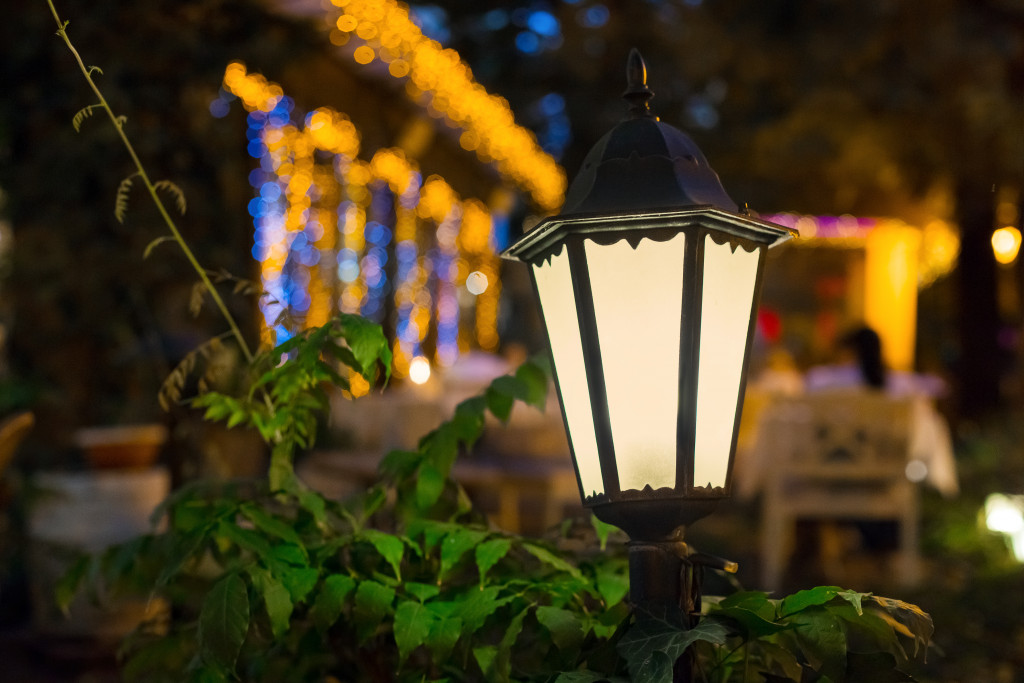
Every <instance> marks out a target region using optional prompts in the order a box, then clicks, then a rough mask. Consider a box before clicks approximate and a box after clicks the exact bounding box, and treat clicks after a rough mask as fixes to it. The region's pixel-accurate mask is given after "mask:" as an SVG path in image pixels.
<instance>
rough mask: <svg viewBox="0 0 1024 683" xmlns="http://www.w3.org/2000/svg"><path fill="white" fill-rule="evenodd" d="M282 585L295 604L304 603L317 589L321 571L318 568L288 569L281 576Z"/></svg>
mask: <svg viewBox="0 0 1024 683" xmlns="http://www.w3.org/2000/svg"><path fill="white" fill-rule="evenodd" d="M280 576H281V583H283V584H284V587H285V588H286V589H288V594H289V595H290V596H291V598H292V600H293V601H294V602H297V603H298V602H302V601H304V600H305V599H306V597H307V596H308V595H309V594H310V593H312V592H313V589H314V588H316V584H317V581H318V580H319V579H320V571H319V570H318V569H317V568H316V567H288V568H286V569H285V570H284V571H283V572H281V574H280Z"/></svg>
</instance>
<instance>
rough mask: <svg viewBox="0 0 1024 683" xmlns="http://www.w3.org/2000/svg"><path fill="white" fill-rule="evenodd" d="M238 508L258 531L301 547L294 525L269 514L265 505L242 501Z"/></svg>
mask: <svg viewBox="0 0 1024 683" xmlns="http://www.w3.org/2000/svg"><path fill="white" fill-rule="evenodd" d="M240 510H241V512H242V514H243V515H245V516H246V517H247V518H248V519H249V521H250V522H252V523H253V524H254V525H255V526H256V528H257V529H259V530H260V531H262V532H264V533H266V534H269V535H271V536H277V537H278V538H280V539H281V540H282V541H287V542H288V543H291V544H293V545H295V546H296V547H299V548H301V547H302V541H301V540H300V539H299V535H298V534H297V533H296V532H295V529H294V527H292V526H291V524H289V523H288V522H285V521H284V520H281V519H278V518H277V517H274V516H273V515H271V514H270V513H269V512H267V509H266V508H265V507H263V506H261V505H256V504H255V503H243V504H242V506H241V508H240Z"/></svg>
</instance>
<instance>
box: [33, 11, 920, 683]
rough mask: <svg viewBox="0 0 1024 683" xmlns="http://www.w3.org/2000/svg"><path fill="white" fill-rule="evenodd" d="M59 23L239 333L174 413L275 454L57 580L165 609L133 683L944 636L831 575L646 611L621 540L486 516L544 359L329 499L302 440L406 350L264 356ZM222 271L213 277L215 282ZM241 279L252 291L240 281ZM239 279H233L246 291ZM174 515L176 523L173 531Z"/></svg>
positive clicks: (587, 672)
mask: <svg viewBox="0 0 1024 683" xmlns="http://www.w3.org/2000/svg"><path fill="white" fill-rule="evenodd" d="M47 1H48V3H49V6H50V8H51V11H52V12H53V15H54V19H55V21H56V22H57V25H58V35H59V36H60V37H61V38H62V39H63V40H64V41H65V43H66V44H67V47H68V48H69V49H70V50H71V52H72V53H73V55H74V56H75V59H76V61H77V63H78V65H79V67H80V69H81V71H82V73H83V75H84V77H85V78H86V80H87V81H88V82H89V85H90V86H91V88H92V90H93V92H94V93H95V95H96V97H97V100H98V101H97V102H96V103H94V104H92V105H89V106H87V107H86V108H84V109H83V110H81V111H80V112H79V114H78V115H76V117H75V119H74V121H73V124H74V126H75V128H76V129H78V128H80V127H81V125H82V124H83V122H84V121H85V120H86V119H87V118H89V117H90V116H91V115H92V113H93V112H94V111H96V110H102V111H104V112H105V113H106V114H107V115H108V117H109V119H110V120H111V122H112V124H113V125H114V126H115V127H116V129H117V131H118V133H119V135H120V137H121V140H122V141H123V143H124V145H125V146H126V148H127V149H128V151H129V153H130V156H131V157H132V159H133V161H134V163H135V164H136V172H135V173H134V174H133V175H132V176H130V177H129V178H128V179H126V180H125V181H124V182H122V184H121V186H120V188H119V189H118V192H117V199H116V201H115V215H116V216H117V217H122V216H123V212H124V210H125V207H126V197H127V193H128V192H129V191H130V189H131V185H132V184H133V182H134V181H136V180H138V181H140V182H141V183H142V184H143V185H144V186H145V187H146V189H147V190H148V192H149V195H150V197H151V198H152V200H153V201H154V202H155V203H156V205H157V207H158V209H159V212H160V215H161V216H162V217H163V219H164V221H165V224H166V226H167V229H168V232H169V234H168V235H165V236H163V237H159V238H157V239H156V240H154V241H153V243H151V245H150V247H149V248H147V250H146V254H147V255H148V254H149V253H150V252H151V251H152V250H153V248H154V247H155V246H157V245H158V244H160V243H162V242H165V241H173V242H176V243H177V244H178V245H179V246H180V248H181V249H182V251H183V252H184V253H185V255H186V256H187V258H188V260H189V262H190V263H191V264H192V265H193V267H194V268H195V270H196V272H197V274H198V276H199V280H200V287H201V289H200V290H197V291H201V292H203V296H209V297H211V298H212V300H213V301H214V302H215V303H216V305H217V308H218V309H219V310H220V311H221V312H222V313H223V315H224V317H225V320H226V321H227V324H228V327H229V331H228V332H227V333H225V334H224V335H222V337H218V338H217V339H215V340H213V341H211V342H210V343H208V344H207V345H204V346H202V347H200V348H199V349H197V350H196V352H194V353H193V354H191V355H190V356H189V357H187V358H186V359H185V360H184V361H183V362H182V364H181V365H180V366H179V367H178V368H176V369H175V370H174V371H173V372H172V373H171V375H170V377H169V378H168V381H167V382H166V383H165V386H164V390H163V392H162V394H161V400H162V401H163V402H164V403H165V404H169V403H171V402H180V401H185V402H187V403H190V404H191V405H193V406H195V407H197V408H200V409H203V410H205V415H206V418H207V419H210V420H217V421H223V422H224V423H225V424H226V425H227V426H229V427H235V426H247V427H251V428H254V429H256V430H257V431H258V432H259V433H260V434H261V436H262V437H263V438H264V439H265V440H266V442H267V443H268V444H269V446H270V448H271V453H272V457H271V463H270V467H269V471H268V476H267V477H266V478H265V479H261V480H259V481H231V482H209V481H197V482H193V483H190V484H187V485H185V486H184V487H182V488H180V489H179V490H178V491H176V492H175V493H174V494H172V495H171V496H170V498H169V499H168V500H167V501H165V503H164V504H163V505H162V506H161V507H160V508H159V509H158V510H157V511H156V512H155V513H154V515H153V521H154V525H155V526H154V528H157V529H159V530H158V531H154V532H153V533H151V534H148V535H145V536H141V537H139V538H137V539H134V540H132V541H130V542H128V543H125V544H122V545H119V546H115V547H112V548H110V549H108V550H107V551H105V552H104V553H101V554H99V555H96V556H92V557H83V558H81V559H80V560H79V561H78V562H77V563H76V564H75V565H74V566H73V567H72V568H71V570H70V571H69V572H68V573H67V575H66V576H65V577H64V579H63V581H62V582H61V584H60V586H59V587H58V591H57V598H58V601H59V602H60V603H61V604H63V605H64V606H66V605H67V604H68V603H69V602H70V600H71V598H72V596H73V595H74V594H75V593H76V591H77V590H79V588H80V587H81V586H82V585H83V584H86V583H88V584H90V585H93V586H102V587H104V589H105V591H106V592H107V593H108V594H117V593H118V592H120V591H127V590H139V589H142V590H144V591H147V592H149V593H150V594H151V595H152V596H153V597H154V598H159V599H160V600H161V601H162V602H163V604H165V605H166V607H167V609H166V610H164V611H163V612H162V613H161V614H160V615H159V616H158V617H156V618H154V619H153V620H151V621H147V622H145V623H143V624H141V625H140V626H139V628H138V629H136V631H135V632H133V633H132V634H131V635H130V636H129V637H128V638H127V639H126V641H125V643H124V646H123V651H122V654H123V657H124V659H123V662H124V668H123V673H124V676H125V678H126V679H127V680H138V681H147V682H159V681H178V680H193V681H227V680H245V681H281V680H288V681H307V680H308V681H360V682H361V681H425V680H432V681H488V682H499V683H500V682H502V681H512V680H516V681H521V680H536V681H557V682H558V683H580V682H583V683H587V682H591V683H592V682H596V681H627V680H633V681H644V682H645V683H648V682H654V683H659V682H661V681H665V682H666V683H667V682H668V681H671V680H672V669H673V666H674V664H675V662H676V661H677V660H678V658H679V657H681V656H683V655H684V654H686V655H687V656H690V657H692V660H693V662H694V665H695V670H696V671H697V672H698V675H699V676H700V677H701V680H706V681H720V682H723V683H725V682H731V681H742V682H743V683H746V682H747V681H758V680H769V681H778V680H792V681H841V680H866V678H865V677H864V676H865V675H867V673H868V672H871V678H870V680H876V681H885V680H906V679H905V678H901V676H902V674H900V673H899V672H898V670H897V666H898V665H901V664H902V663H903V662H904V661H906V660H907V659H908V657H907V655H906V652H905V651H904V649H903V647H902V645H901V643H900V638H905V639H909V640H910V641H911V642H913V644H914V652H915V654H916V653H917V652H918V651H919V650H921V649H923V648H925V647H926V646H927V645H928V642H929V638H930V635H931V621H930V619H929V618H928V617H927V615H925V614H924V613H922V612H921V611H920V610H918V609H917V608H916V607H914V606H912V605H907V604H905V603H901V602H899V601H894V600H889V599H886V598H880V597H875V596H871V595H868V594H863V593H856V592H853V591H844V590H841V589H838V588H831V587H820V588H816V589H813V590H811V591H802V592H800V593H797V594H796V595H794V596H789V597H787V598H784V599H781V600H773V599H769V597H768V596H767V595H765V594H763V593H755V592H744V593H737V594H735V595H732V596H729V597H727V598H725V599H722V600H713V599H705V604H706V605H707V606H706V609H705V613H704V614H703V615H702V618H701V619H700V621H699V623H698V624H697V625H696V626H695V627H693V628H688V629H684V628H682V627H681V626H680V623H681V622H684V621H689V619H686V618H680V617H684V616H685V615H678V614H677V615H666V618H665V619H662V620H657V619H645V620H642V621H639V622H635V623H634V622H633V617H632V614H631V611H630V609H629V606H628V602H627V600H626V595H627V592H628V575H627V566H626V561H625V558H624V555H623V552H622V549H623V544H621V543H613V544H610V545H609V539H610V537H611V536H612V535H613V534H614V535H616V536H619V535H620V534H619V532H617V531H615V530H614V529H612V528H611V527H608V526H607V525H604V524H602V523H600V522H598V521H597V520H596V519H591V520H589V522H587V521H582V522H581V521H572V520H568V521H566V523H564V524H563V525H562V526H561V527H560V528H559V529H558V530H557V533H553V534H552V535H551V536H550V537H546V538H545V539H530V538H526V537H522V536H518V535H514V534H510V533H506V532H504V531H502V530H499V529H495V528H494V527H492V526H490V525H489V524H488V523H487V521H486V519H485V518H484V517H483V516H482V515H481V514H480V513H479V512H478V511H476V510H475V509H474V508H473V506H472V504H471V502H470V501H469V498H468V496H467V495H466V492H465V491H464V490H463V489H462V488H461V487H460V486H459V485H458V483H457V482H456V481H455V480H454V479H453V478H452V476H451V475H452V470H453V467H454V464H455V462H456V460H457V458H458V457H459V455H460V454H461V453H463V452H465V451H466V450H468V449H470V448H472V447H473V445H474V444H475V443H476V442H477V441H478V440H479V438H480V437H481V435H482V434H483V431H484V429H485V424H486V417H487V415H488V414H490V415H492V416H494V417H495V418H497V419H498V420H500V421H507V420H508V419H509V417H510V414H511V411H512V408H513V405H514V403H515V402H516V401H522V402H525V403H527V404H529V405H533V406H536V407H538V408H540V407H543V406H544V404H545V401H546V396H547V390H548V386H549V382H550V376H549V372H548V368H547V366H546V364H545V363H544V362H543V361H541V360H538V359H535V360H531V361H528V362H527V363H525V364H524V365H522V366H521V367H520V368H518V369H517V370H516V372H515V373H514V374H511V375H507V376H504V377H499V378H498V379H496V380H494V381H493V382H492V383H491V384H490V386H489V387H488V388H487V389H486V391H485V392H484V393H483V394H481V395H480V396H477V397H474V398H470V399H468V400H466V401H463V402H462V403H460V404H459V405H458V406H457V408H456V410H455V413H454V415H453V416H452V418H451V419H450V420H448V421H447V422H444V423H443V424H442V425H440V426H439V427H438V428H437V429H435V430H434V431H432V432H431V433H429V434H427V435H426V436H424V437H423V438H422V439H421V440H420V442H419V443H418V446H417V448H416V449H415V450H411V451H395V452H392V453H390V454H388V455H387V456H386V457H385V458H384V459H383V460H382V462H381V465H380V469H379V476H378V480H377V482H376V483H375V484H374V485H373V486H371V487H370V488H368V489H367V490H366V491H364V492H362V493H361V494H359V495H358V496H355V497H354V498H352V499H349V500H345V501H334V500H328V499H325V498H324V497H322V496H321V495H319V494H318V493H316V492H314V491H312V490H310V489H308V488H307V487H306V486H304V485H303V484H302V482H301V481H300V480H299V479H298V478H297V477H296V475H295V473H294V468H293V463H294V458H295V456H296V455H297V453H298V452H299V451H300V450H302V449H306V448H309V447H311V446H312V445H313V444H314V442H315V438H316V428H317V417H318V415H320V414H322V413H323V412H324V411H325V410H326V408H327V402H328V393H327V392H328V390H329V387H331V386H334V387H340V388H342V389H344V388H347V387H348V380H347V377H349V376H351V374H350V373H357V374H359V375H362V376H363V377H364V378H365V379H366V380H367V381H369V382H371V383H374V382H378V381H380V382H386V381H387V380H388V377H389V372H390V370H389V368H390V362H391V355H390V351H389V347H388V344H387V340H386V339H385V338H384V335H383V334H382V332H381V330H380V328H379V327H378V326H376V325H374V324H372V323H369V322H367V321H366V320H363V319H362V318H359V317H357V316H351V315H342V316H339V317H337V318H336V319H334V320H332V321H330V322H329V323H327V324H326V325H324V326H321V327H319V328H314V329H310V330H306V331H303V332H301V333H299V334H296V335H295V336H294V337H293V338H291V339H289V340H288V341H286V342H285V343H283V344H281V345H279V346H277V347H276V348H273V349H259V350H257V351H256V352H253V351H251V350H250V348H249V346H248V345H247V344H246V341H245V339H244V337H243V335H242V334H241V331H240V330H239V328H238V326H237V324H235V323H234V321H233V320H232V319H231V316H230V314H229V313H228V311H227V308H226V306H225V305H224V303H223V300H222V299H221V297H220V295H219V294H218V291H217V288H216V284H217V283H218V282H224V281H227V280H230V278H223V277H217V276H211V274H210V273H209V272H208V271H207V270H205V269H204V268H202V267H201V266H200V265H199V262H198V260H197V259H196V258H195V256H194V255H193V254H192V252H191V250H190V249H189V247H188V245H187V244H186V243H185V241H184V239H183V238H182V235H181V232H180V231H179V230H178V229H177V227H176V226H175V224H174V221H173V219H172V218H171V214H170V212H169V211H167V210H166V208H165V207H164V205H163V203H162V199H161V196H160V191H161V190H162V191H164V192H167V193H169V194H170V195H171V196H172V197H173V198H174V199H175V202H176V203H177V206H178V209H179V210H180V211H182V212H184V209H185V202H184V196H183V195H182V193H181V192H180V191H179V190H177V188H176V186H174V185H173V184H172V183H169V182H168V181H158V182H155V183H154V182H151V181H150V179H149V176H148V175H147V174H146V172H145V170H144V168H143V166H142V164H141V162H140V161H139V159H138V157H137V155H136V154H135V152H134V150H133V149H132V146H131V143H130V142H129V140H128V137H127V135H126V133H125V125H126V119H125V118H124V117H121V116H116V115H115V114H114V113H113V111H112V110H111V109H110V107H109V105H108V104H107V101H106V100H105V99H104V97H103V95H102V94H101V92H100V90H99V88H98V87H97V86H96V83H95V80H94V78H93V75H94V74H99V73H101V72H100V71H99V69H98V68H96V67H87V66H85V63H84V62H83V61H82V59H81V57H80V56H79V54H78V52H77V51H76V50H75V48H74V46H73V45H72V44H71V41H70V39H69V37H68V34H67V23H65V22H61V20H60V18H59V16H58V15H57V12H56V10H55V9H54V6H53V4H52V0H47ZM215 280H216V282H215ZM246 287H247V285H244V284H243V285H242V288H243V289H245V288H246ZM235 289H236V290H237V289H238V284H237V282H236V284H235ZM227 338H233V339H234V340H235V342H236V343H237V344H238V346H239V348H240V349H241V351H242V355H243V356H244V358H245V360H246V368H245V372H244V377H242V378H241V382H240V383H239V386H240V387H241V389H240V390H239V391H236V392H227V391H221V390H214V389H213V388H212V386H213V385H212V384H211V383H209V382H207V381H205V379H201V380H200V382H199V387H198V388H199V393H198V395H197V396H194V397H191V398H185V397H184V392H185V389H186V386H187V384H188V380H189V378H190V377H191V376H192V375H194V374H195V373H196V372H197V370H198V368H199V365H200V364H201V360H202V358H203V357H205V355H207V354H209V353H210V351H211V350H212V348H213V347H214V346H215V345H216V344H219V343H221V341H222V339H227ZM161 524H162V527H161V526H160V525H161Z"/></svg>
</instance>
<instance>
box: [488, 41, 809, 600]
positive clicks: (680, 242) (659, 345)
mask: <svg viewBox="0 0 1024 683" xmlns="http://www.w3.org/2000/svg"><path fill="white" fill-rule="evenodd" d="M627 76H628V81H629V88H628V90H627V91H626V94H625V98H626V100H627V101H628V102H630V104H631V117H630V118H629V119H627V120H626V121H624V122H622V123H620V124H619V125H618V126H616V127H615V128H614V129H612V131H611V132H609V133H608V134H607V135H605V137H604V138H602V139H601V140H600V141H599V142H598V143H597V145H596V146H595V147H594V148H593V149H592V150H591V151H590V153H589V154H588V156H587V157H586V159H585V160H584V162H583V169H582V170H581V172H580V174H579V175H578V176H577V177H576V179H575V180H574V181H573V183H572V185H571V186H570V188H569V192H568V195H567V199H566V205H565V207H564V209H563V213H562V214H560V215H557V216H553V217H549V218H547V219H545V220H543V221H541V223H540V224H538V226H537V227H536V228H534V229H533V230H532V231H530V232H529V233H527V234H526V235H525V236H523V237H522V238H521V239H520V240H519V241H518V242H516V243H515V244H514V245H512V246H511V247H510V248H509V249H508V250H507V251H506V252H505V253H504V254H503V256H505V257H506V258H510V259H513V260H518V261H522V262H525V263H526V264H527V265H528V266H529V270H530V274H531V276H532V280H533V284H534V288H535V292H536V294H537V297H538V299H539V301H540V307H541V312H542V315H543V319H544V325H545V327H546V330H547V336H548V341H549V343H550V348H551V354H552V360H553V362H554V369H555V377H556V385H557V388H558V393H559V397H560V399H561V403H562V411H563V418H564V421H565V426H566V432H567V434H568V437H569V442H570V444H569V445H570V449H571V451H572V455H573V460H574V464H575V467H576V474H577V479H578V483H579V487H580V495H581V498H582V500H583V504H584V505H585V506H586V507H589V508H590V509H591V510H592V511H593V512H594V514H595V515H597V517H598V518H599V519H602V520H603V521H605V522H607V523H610V524H613V525H615V526H618V527H620V528H621V529H623V530H624V531H626V533H628V534H629V536H630V537H631V538H632V539H633V540H634V541H644V542H651V543H658V542H663V541H667V540H669V539H675V540H679V539H681V534H682V529H683V527H684V526H686V525H688V524H690V523H692V522H694V521H696V520H697V519H700V518H701V517H703V516H705V515H707V514H708V513H710V512H711V511H712V510H713V509H714V507H715V505H716V504H717V502H718V501H719V500H720V499H722V498H725V497H727V496H728V495H729V493H730V489H731V485H732V482H731V479H732V478H731V469H732V461H733V455H734V452H735V449H736V435H737V428H738V424H739V417H740V410H741V408H742V396H743V390H744V384H745V380H746V366H747V359H748V356H749V353H750V346H751V340H752V337H753V329H754V323H755V320H756V311H757V302H758V298H759V291H760V284H761V276H762V272H763V269H764V260H765V258H764V257H765V251H766V249H767V247H770V246H773V245H775V244H778V243H780V242H782V241H784V240H786V239H788V238H790V237H792V236H793V235H794V234H795V231H794V230H792V229H789V228H785V227H782V226H779V225H776V224H773V223H768V222H766V221H762V220H759V219H756V218H753V217H752V216H750V215H748V214H747V213H745V212H744V213H740V212H739V211H738V210H737V206H736V204H735V203H734V202H733V201H732V200H731V199H730V198H729V196H728V195H727V194H726V192H725V190H724V189H723V188H722V185H721V182H720V181H719V179H718V176H717V175H716V174H715V172H714V171H713V170H712V169H711V168H710V167H709V166H708V163H707V161H706V160H705V158H704V155H703V154H702V153H701V151H700V150H699V149H698V148H697V146H696V145H695V144H694V143H693V141H692V140H691V139H690V138H689V137H688V136H686V135H685V134H684V133H682V132H680V131H679V130H677V129H675V128H673V127H672V126H669V125H666V124H664V123H661V122H659V121H658V119H657V118H656V117H654V116H652V115H651V113H650V110H649V107H648V103H647V100H648V99H650V97H652V96H653V93H652V92H651V91H650V90H649V89H648V87H647V84H646V67H645V65H644V63H643V60H642V59H641V57H640V55H639V53H638V52H636V51H635V50H634V51H633V52H632V53H631V54H630V58H629V64H628V68H627ZM631 553H632V549H631ZM631 557H632V555H631ZM659 571H660V570H659ZM668 574H671V570H669V571H668ZM676 582H677V583H678V580H677V581H676ZM641 593H644V591H641Z"/></svg>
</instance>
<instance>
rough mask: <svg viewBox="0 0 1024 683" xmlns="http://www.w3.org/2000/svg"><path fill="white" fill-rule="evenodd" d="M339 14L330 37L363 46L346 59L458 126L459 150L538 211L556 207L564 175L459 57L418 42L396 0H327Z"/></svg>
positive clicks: (418, 33)
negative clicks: (494, 171) (388, 79)
mask: <svg viewBox="0 0 1024 683" xmlns="http://www.w3.org/2000/svg"><path fill="white" fill-rule="evenodd" d="M332 2H333V4H334V5H335V6H337V7H340V8H342V12H343V13H342V14H341V16H340V17H339V18H338V19H337V21H336V22H334V25H335V26H336V27H337V28H336V30H338V31H341V32H343V33H345V34H353V33H354V34H355V35H356V36H357V37H358V39H360V40H362V41H364V43H365V44H364V45H361V46H359V47H358V48H356V50H355V51H354V52H353V58H354V59H355V60H356V61H357V62H359V63H360V64H368V63H369V62H371V61H373V59H374V57H380V59H381V60H382V61H384V62H387V63H388V65H389V66H388V69H389V72H390V73H391V75H392V76H394V77H396V78H402V77H406V76H407V77H408V78H409V82H408V87H407V88H406V90H407V92H408V93H409V95H410V96H411V97H414V98H415V99H417V100H418V101H420V102H421V103H422V104H423V105H424V106H426V107H428V110H429V111H433V112H436V114H437V115H439V116H444V117H446V118H447V119H448V120H449V121H450V122H451V123H452V124H454V125H455V126H458V127H459V128H461V129H462V130H463V131H465V133H464V135H462V136H461V137H460V144H461V145H462V146H463V148H465V149H467V150H470V151H474V152H475V153H476V154H477V156H478V158H479V159H480V160H481V161H484V162H485V163H489V162H492V161H493V162H494V164H495V165H496V166H497V168H498V171H499V172H500V173H501V174H502V175H503V176H504V177H506V178H507V179H509V180H511V181H513V182H514V183H516V184H517V185H518V186H520V187H522V188H523V189H524V190H526V191H527V192H528V193H529V194H530V196H531V197H532V198H533V200H534V201H535V202H536V203H537V205H538V206H539V207H540V208H541V209H543V210H544V211H554V210H555V209H557V208H558V207H559V206H561V204H562V201H563V199H564V196H565V188H566V176H565V171H563V170H562V168H561V167H560V166H559V165H558V163H557V162H556V161H555V160H554V159H553V158H552V157H551V156H550V155H548V154H547V153H545V152H544V150H543V149H541V147H540V145H539V144H538V143H537V140H536V137H535V136H534V135H533V133H531V132H530V131H528V130H527V129H525V128H523V127H521V126H518V125H516V123H515V119H514V117H513V116H512V110H511V109H510V108H509V105H508V102H507V101H506V100H505V99H504V98H502V97H498V96H496V95H492V94H490V93H488V92H487V91H486V90H485V89H484V87H483V86H481V85H480V84H479V83H477V82H476V81H475V80H474V79H473V74H472V72H471V71H470V69H469V67H468V66H466V64H465V63H464V62H463V61H462V60H461V58H460V57H459V54H458V53H457V52H455V51H454V50H451V49H444V48H443V47H442V46H441V45H440V44H439V43H438V42H437V41H434V40H431V39H430V38H427V37H426V36H424V35H423V32H422V31H421V30H420V28H419V26H417V25H416V24H415V23H414V22H413V21H412V19H411V18H410V17H409V9H408V7H407V6H406V5H404V4H402V3H400V2H396V0H332Z"/></svg>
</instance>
